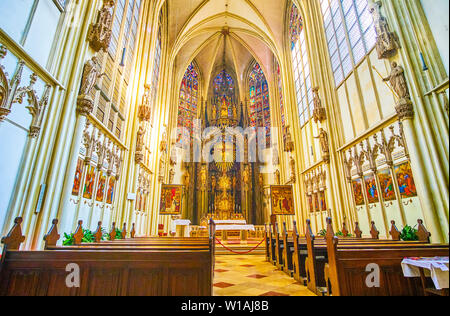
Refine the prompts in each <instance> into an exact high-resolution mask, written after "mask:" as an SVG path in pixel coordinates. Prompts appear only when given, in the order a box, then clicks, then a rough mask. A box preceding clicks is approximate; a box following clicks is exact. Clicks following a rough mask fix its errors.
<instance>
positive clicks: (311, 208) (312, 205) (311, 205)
mask: <svg viewBox="0 0 450 316" xmlns="http://www.w3.org/2000/svg"><path fill="white" fill-rule="evenodd" d="M307 199H308V209H309V212H310V213H314V202H313V197H312V195H311V194H308V196H307Z"/></svg>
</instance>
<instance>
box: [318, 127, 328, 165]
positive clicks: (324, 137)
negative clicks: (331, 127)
mask: <svg viewBox="0 0 450 316" xmlns="http://www.w3.org/2000/svg"><path fill="white" fill-rule="evenodd" d="M314 138H316V139H319V141H320V149H321V150H322V158H323V160H324V161H325V162H326V163H328V162H329V161H330V147H329V143H328V134H327V132H326V131H325V130H324V129H323V128H321V129H320V131H319V136H318V137H314Z"/></svg>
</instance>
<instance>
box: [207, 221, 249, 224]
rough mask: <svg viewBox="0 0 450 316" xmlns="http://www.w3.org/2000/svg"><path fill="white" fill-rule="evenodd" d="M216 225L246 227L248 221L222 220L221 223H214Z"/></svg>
mask: <svg viewBox="0 0 450 316" xmlns="http://www.w3.org/2000/svg"><path fill="white" fill-rule="evenodd" d="M214 223H216V225H221V224H227V225H233V224H235V225H246V224H247V221H246V220H221V221H214Z"/></svg>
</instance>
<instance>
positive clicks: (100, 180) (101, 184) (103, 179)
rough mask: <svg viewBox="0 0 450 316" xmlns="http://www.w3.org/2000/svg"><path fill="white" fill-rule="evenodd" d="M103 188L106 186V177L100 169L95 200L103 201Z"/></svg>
mask: <svg viewBox="0 0 450 316" xmlns="http://www.w3.org/2000/svg"><path fill="white" fill-rule="evenodd" d="M105 188H106V177H105V175H104V174H103V172H101V171H100V175H99V178H98V187H97V195H96V197H95V200H96V201H97V202H103V199H104V198H105Z"/></svg>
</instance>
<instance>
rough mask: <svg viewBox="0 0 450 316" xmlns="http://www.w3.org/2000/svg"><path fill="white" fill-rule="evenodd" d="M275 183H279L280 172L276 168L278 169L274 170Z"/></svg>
mask: <svg viewBox="0 0 450 316" xmlns="http://www.w3.org/2000/svg"><path fill="white" fill-rule="evenodd" d="M275 183H276V184H277V185H280V184H281V174H280V170H278V169H277V170H276V171H275Z"/></svg>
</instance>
